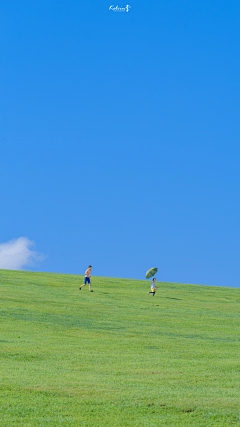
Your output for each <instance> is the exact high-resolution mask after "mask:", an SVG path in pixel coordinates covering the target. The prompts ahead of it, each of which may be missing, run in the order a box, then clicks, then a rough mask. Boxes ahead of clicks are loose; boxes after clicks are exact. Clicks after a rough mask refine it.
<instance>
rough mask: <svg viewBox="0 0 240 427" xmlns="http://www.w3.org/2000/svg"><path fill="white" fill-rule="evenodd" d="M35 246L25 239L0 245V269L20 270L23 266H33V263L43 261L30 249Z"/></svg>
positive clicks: (40, 255)
mask: <svg viewBox="0 0 240 427" xmlns="http://www.w3.org/2000/svg"><path fill="white" fill-rule="evenodd" d="M34 246H35V243H34V242H33V241H32V240H29V239H28V238H27V237H19V238H18V239H12V240H9V242H5V243H0V268H2V269H6V270H21V268H22V267H23V266H27V265H33V264H34V261H43V260H44V259H45V258H46V257H45V256H44V255H43V254H39V253H37V252H36V251H34V250H32V249H30V248H32V247H34Z"/></svg>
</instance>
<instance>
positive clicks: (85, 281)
mask: <svg viewBox="0 0 240 427" xmlns="http://www.w3.org/2000/svg"><path fill="white" fill-rule="evenodd" d="M86 283H90V279H89V277H85V278H84V285H86Z"/></svg>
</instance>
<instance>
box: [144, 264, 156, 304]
mask: <svg viewBox="0 0 240 427" xmlns="http://www.w3.org/2000/svg"><path fill="white" fill-rule="evenodd" d="M157 271H158V269H157V267H154V268H150V269H149V270H148V271H147V272H146V276H145V277H146V279H150V277H153V276H154V275H155V274H156V272H157ZM155 282H156V277H154V278H153V281H152V285H151V292H148V295H149V294H153V297H154V295H155V292H156V289H157V286H156V285H155Z"/></svg>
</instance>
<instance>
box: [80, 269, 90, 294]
mask: <svg viewBox="0 0 240 427" xmlns="http://www.w3.org/2000/svg"><path fill="white" fill-rule="evenodd" d="M91 271H92V266H91V265H89V267H88V269H87V270H86V271H85V278H84V283H83V285H81V286H80V288H79V290H80V291H81V289H82V287H83V286H85V285H86V284H87V283H88V285H89V292H92V289H91V282H90V277H91Z"/></svg>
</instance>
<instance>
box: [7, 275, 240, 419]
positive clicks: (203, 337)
mask: <svg viewBox="0 0 240 427" xmlns="http://www.w3.org/2000/svg"><path fill="white" fill-rule="evenodd" d="M82 283H83V276H76V275H63V274H50V273H36V272H23V271H22V272H21V271H8V270H0V289H1V301H0V302H1V307H0V318H1V335H0V348H1V352H0V357H1V364H0V366H1V383H0V393H1V406H0V425H1V427H5V426H11V427H12V426H29V427H35V426H39V427H40V426H44V427H45V426H47V427H50V426H53V427H58V426H63V427H65V426H66V427H69V426H79V427H90V426H97V427H101V426H113V427H118V426H124V427H125V426H126V427H127V426H134V427H138V426H139V427H140V426H144V427H145V426H146V427H153V426H161V427H162V426H171V427H175V426H179V427H180V426H189V427H190V426H191V427H194V426H202V427H203V426H204V427H210V426H219V427H220V426H228V425H229V426H230V425H239V426H240V411H239V408H240V400H239V397H240V390H239V388H240V387H239V384H240V336H239V329H240V328H239V324H240V321H239V311H240V289H236V288H222V287H221V288H220V287H208V286H196V285H182V284H175V283H159V282H157V286H158V287H159V288H158V290H157V292H156V295H155V296H154V297H152V295H149V296H148V291H149V290H150V283H151V282H150V281H148V282H147V281H139V280H128V279H114V278H104V277H93V278H92V289H93V292H92V293H90V292H89V290H88V286H85V287H84V288H83V289H82V290H81V291H79V285H80V284H82Z"/></svg>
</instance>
